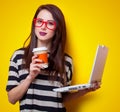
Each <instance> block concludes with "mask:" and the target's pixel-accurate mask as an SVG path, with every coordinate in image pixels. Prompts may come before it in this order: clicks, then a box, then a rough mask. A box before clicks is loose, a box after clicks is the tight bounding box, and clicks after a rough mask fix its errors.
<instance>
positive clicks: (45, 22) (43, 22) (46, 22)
mask: <svg viewBox="0 0 120 112" xmlns="http://www.w3.org/2000/svg"><path fill="white" fill-rule="evenodd" d="M39 19H41V18H34V26H35V27H42V26H43V24H45V26H46V28H47V29H49V30H55V29H56V22H55V21H54V20H48V21H44V20H43V19H41V20H42V24H41V26H36V25H35V24H36V20H39ZM49 21H52V22H53V24H54V26H55V27H54V28H53V29H50V28H48V27H47V24H48V22H49Z"/></svg>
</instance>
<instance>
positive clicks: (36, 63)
mask: <svg viewBox="0 0 120 112" xmlns="http://www.w3.org/2000/svg"><path fill="white" fill-rule="evenodd" d="M40 63H42V60H40V59H38V56H37V55H34V56H33V57H32V62H31V64H30V73H29V75H28V78H31V79H32V80H34V79H35V77H37V75H38V74H39V73H40V72H41V69H43V66H42V65H41V64H40Z"/></svg>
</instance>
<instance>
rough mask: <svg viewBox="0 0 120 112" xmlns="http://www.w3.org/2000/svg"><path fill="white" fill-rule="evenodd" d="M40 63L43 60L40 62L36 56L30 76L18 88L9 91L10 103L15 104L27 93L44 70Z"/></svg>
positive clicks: (31, 66)
mask: <svg viewBox="0 0 120 112" xmlns="http://www.w3.org/2000/svg"><path fill="white" fill-rule="evenodd" d="M39 62H41V60H38V59H37V56H36V55H35V56H33V57H32V62H31V64H30V74H29V75H28V76H27V77H26V79H25V80H23V81H22V82H21V83H20V84H19V85H18V86H16V87H15V88H13V89H11V90H10V91H8V99H9V102H10V103H12V104H15V103H16V102H17V101H18V100H20V99H21V98H22V97H23V96H24V94H25V93H26V92H27V90H28V88H29V86H30V84H31V83H32V81H33V80H34V79H35V77H36V76H37V75H38V74H39V73H40V72H41V68H43V67H42V66H41V64H39Z"/></svg>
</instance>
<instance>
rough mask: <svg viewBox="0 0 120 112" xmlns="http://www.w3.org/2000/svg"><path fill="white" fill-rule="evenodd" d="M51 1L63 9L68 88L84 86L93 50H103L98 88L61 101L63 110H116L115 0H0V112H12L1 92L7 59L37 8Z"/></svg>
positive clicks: (119, 58)
mask: <svg viewBox="0 0 120 112" xmlns="http://www.w3.org/2000/svg"><path fill="white" fill-rule="evenodd" d="M43 3H53V4H56V5H58V6H59V7H60V8H61V10H62V11H63V13H64V15H65V19H66V24H67V28H68V41H67V47H66V51H67V52H68V53H69V54H70V55H71V56H72V57H73V61H74V75H73V82H72V84H78V83H83V82H87V81H88V78H89V75H90V72H91V68H92V64H93V59H94V56H95V51H96V47H97V45H98V44H104V45H106V46H108V47H109V54H108V58H107V62H106V65H105V70H104V75H103V80H102V86H101V88H100V89H99V90H97V91H95V92H92V93H89V94H87V95H86V96H84V97H82V98H78V99H75V100H74V101H69V103H67V104H66V105H67V108H68V112H119V111H120V106H119V105H120V96H119V95H120V73H119V72H120V71H119V70H120V45H119V44H120V22H119V21H120V2H119V0H1V1H0V112H18V111H19V108H18V103H17V104H15V105H12V104H10V103H9V102H8V99H7V93H6V91H5V88H6V83H7V77H8V65H9V59H10V57H11V55H12V53H13V52H14V50H16V49H17V48H20V47H22V45H23V42H24V40H25V39H26V38H27V37H28V35H29V33H30V28H31V21H32V18H33V15H34V13H35V11H36V9H37V8H38V6H39V5H41V4H43Z"/></svg>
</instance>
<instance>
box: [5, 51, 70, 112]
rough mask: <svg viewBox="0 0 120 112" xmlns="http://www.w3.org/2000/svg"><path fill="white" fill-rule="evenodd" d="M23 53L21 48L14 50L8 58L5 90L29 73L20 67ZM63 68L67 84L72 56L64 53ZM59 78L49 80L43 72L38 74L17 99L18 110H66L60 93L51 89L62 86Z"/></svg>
mask: <svg viewBox="0 0 120 112" xmlns="http://www.w3.org/2000/svg"><path fill="white" fill-rule="evenodd" d="M23 54H24V50H23V49H19V50H16V51H15V52H14V54H13V55H12V57H11V59H10V66H9V76H8V83H7V86H6V90H7V91H10V90H11V89H12V88H14V87H16V86H18V85H19V84H20V83H21V82H22V81H23V80H24V79H25V78H26V77H27V75H28V74H29V72H28V70H27V69H23V68H21V65H22V59H23ZM65 70H66V76H67V86H69V85H70V84H71V79H72V58H71V57H70V56H68V55H65ZM59 79H60V77H58V78H57V79H56V80H55V81H51V80H49V76H48V75H47V74H45V73H43V74H42V73H41V74H40V75H38V76H37V77H36V79H35V80H34V81H33V82H32V83H31V84H30V86H29V88H28V90H27V92H26V93H25V95H24V96H23V97H22V99H20V101H19V102H20V112H66V109H65V107H64V105H63V99H62V93H59V92H54V91H53V89H54V88H57V87H61V86H63V84H62V83H61V82H60V81H59Z"/></svg>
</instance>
